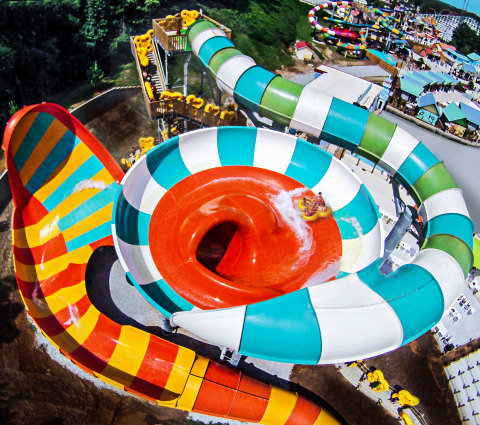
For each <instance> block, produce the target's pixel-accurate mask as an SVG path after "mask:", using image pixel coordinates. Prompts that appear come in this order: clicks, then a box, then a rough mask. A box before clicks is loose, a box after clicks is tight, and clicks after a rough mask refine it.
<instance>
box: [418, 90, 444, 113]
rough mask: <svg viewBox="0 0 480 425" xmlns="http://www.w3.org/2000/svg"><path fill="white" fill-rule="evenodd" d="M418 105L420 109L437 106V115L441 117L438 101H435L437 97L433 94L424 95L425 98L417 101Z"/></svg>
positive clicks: (422, 97) (421, 97)
mask: <svg viewBox="0 0 480 425" xmlns="http://www.w3.org/2000/svg"><path fill="white" fill-rule="evenodd" d="M417 105H418V106H419V107H420V108H424V107H425V106H430V105H433V106H435V109H436V111H437V115H441V113H442V111H441V109H440V108H439V107H438V105H437V101H436V100H435V97H434V96H433V93H427V94H424V95H423V96H420V97H419V98H418V99H417Z"/></svg>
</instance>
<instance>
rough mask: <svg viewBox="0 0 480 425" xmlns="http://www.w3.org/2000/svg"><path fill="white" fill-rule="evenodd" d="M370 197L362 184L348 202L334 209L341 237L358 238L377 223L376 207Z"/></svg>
mask: <svg viewBox="0 0 480 425" xmlns="http://www.w3.org/2000/svg"><path fill="white" fill-rule="evenodd" d="M371 199H372V198H371V197H370V194H369V192H368V190H367V188H366V187H365V185H363V184H362V185H361V186H360V188H359V190H358V192H357V194H356V195H355V197H354V198H353V199H352V201H350V203H348V204H347V205H345V206H344V207H343V208H340V209H339V210H337V211H334V213H333V215H334V217H335V220H336V221H337V224H338V227H339V229H340V234H341V235H342V239H355V238H358V237H360V236H362V235H365V234H366V233H368V232H370V231H371V230H372V229H373V228H374V227H375V226H376V225H377V223H378V208H377V206H376V205H375V204H374V203H372V201H371Z"/></svg>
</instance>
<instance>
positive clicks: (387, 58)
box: [368, 49, 397, 66]
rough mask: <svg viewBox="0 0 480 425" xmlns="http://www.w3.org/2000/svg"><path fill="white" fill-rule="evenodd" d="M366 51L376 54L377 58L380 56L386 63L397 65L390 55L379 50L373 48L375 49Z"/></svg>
mask: <svg viewBox="0 0 480 425" xmlns="http://www.w3.org/2000/svg"><path fill="white" fill-rule="evenodd" d="M368 51H369V52H370V53H371V54H372V55H375V56H377V57H378V58H380V59H381V60H382V61H384V62H386V63H388V64H389V65H392V66H397V61H396V60H395V59H394V57H393V56H392V55H389V54H387V53H383V52H380V51H379V50H375V49H368Z"/></svg>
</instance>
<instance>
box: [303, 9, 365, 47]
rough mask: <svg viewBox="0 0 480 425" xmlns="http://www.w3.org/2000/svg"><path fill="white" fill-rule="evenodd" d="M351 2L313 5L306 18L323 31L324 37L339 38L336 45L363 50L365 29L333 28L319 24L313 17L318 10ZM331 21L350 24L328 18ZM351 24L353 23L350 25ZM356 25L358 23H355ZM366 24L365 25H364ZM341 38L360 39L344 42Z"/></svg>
mask: <svg viewBox="0 0 480 425" xmlns="http://www.w3.org/2000/svg"><path fill="white" fill-rule="evenodd" d="M352 4H353V3H352V2H350V1H335V2H328V3H321V4H319V5H317V6H315V7H314V8H313V9H312V10H310V12H308V20H309V21H310V23H311V24H312V26H313V27H314V28H315V29H317V30H319V31H321V32H322V33H324V35H325V37H326V38H329V39H332V40H339V41H338V43H337V46H338V47H341V48H343V49H346V50H354V51H358V50H365V49H366V48H367V43H366V40H365V37H364V35H365V30H363V29H362V30H360V31H359V32H356V31H353V32H352V31H349V30H347V29H335V28H329V27H326V26H324V25H320V24H319V23H318V22H317V21H316V19H315V13H316V12H318V11H319V10H323V9H329V8H332V7H336V6H345V7H346V6H351V5H352ZM329 21H331V22H335V23H337V24H339V23H341V24H343V25H351V24H350V23H348V22H346V21H339V20H337V19H329ZM352 26H353V25H352ZM355 26H358V25H355ZM366 26H367V25H366ZM342 40H348V41H356V40H358V41H360V42H359V43H351V42H348V41H347V42H344V41H342Z"/></svg>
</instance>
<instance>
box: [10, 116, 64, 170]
mask: <svg viewBox="0 0 480 425" xmlns="http://www.w3.org/2000/svg"><path fill="white" fill-rule="evenodd" d="M54 120H55V117H54V116H52V115H50V114H46V113H44V112H39V114H38V115H37V118H35V121H34V122H33V123H32V125H31V127H30V129H29V130H28V133H27V134H26V136H25V137H24V139H23V140H22V143H21V145H20V146H19V148H18V149H17V153H16V154H15V156H14V157H13V161H14V162H15V166H16V167H17V171H18V172H20V171H22V168H23V166H24V165H25V163H26V162H27V160H28V158H29V157H30V156H31V155H32V153H33V151H34V149H35V148H36V147H37V145H38V142H39V141H40V140H41V138H42V137H43V135H44V134H45V132H46V131H47V130H48V127H50V125H51V124H52V122H53V121H54Z"/></svg>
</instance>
